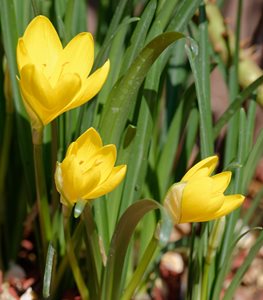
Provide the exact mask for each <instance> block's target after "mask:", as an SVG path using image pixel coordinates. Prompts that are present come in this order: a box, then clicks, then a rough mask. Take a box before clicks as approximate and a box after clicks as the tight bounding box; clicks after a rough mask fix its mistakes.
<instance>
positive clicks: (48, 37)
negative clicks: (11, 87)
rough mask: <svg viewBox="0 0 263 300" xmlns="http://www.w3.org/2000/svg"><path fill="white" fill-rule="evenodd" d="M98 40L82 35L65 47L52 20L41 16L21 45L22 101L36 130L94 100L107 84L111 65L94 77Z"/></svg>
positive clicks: (23, 38)
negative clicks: (93, 66) (95, 47)
mask: <svg viewBox="0 0 263 300" xmlns="http://www.w3.org/2000/svg"><path fill="white" fill-rule="evenodd" d="M93 62H94V41H93V37H92V35H91V34H90V33H88V32H82V33H79V34H78V35H77V36H75V37H74V38H73V39H72V40H71V41H70V42H69V43H68V44H67V45H66V47H65V48H63V47H62V44H61V41H60V39H59V37H58V34H57V32H56V30H55V28H54V27H53V25H52V23H51V22H50V21H49V19H48V18H46V17H44V16H37V17H36V18H34V19H33V20H32V21H31V23H30V24H29V25H28V26H27V28H26V31H25V33H24V35H23V37H21V38H19V40H18V44H17V64H18V71H19V76H20V79H19V85H20V90H21V94H22V98H23V101H24V104H25V107H26V110H27V112H28V115H29V117H30V119H31V122H32V127H33V128H39V127H43V125H46V124H48V123H49V122H51V121H52V120H54V119H55V118H56V117H57V116H58V115H60V114H62V113H63V112H65V111H68V110H70V109H72V108H75V107H78V106H80V105H82V104H83V103H85V102H87V101H88V100H90V99H91V98H92V97H94V96H95V95H96V94H97V93H98V92H99V90H100V89H101V87H102V85H103V84H104V82H105V80H106V78H107V75H108V72H109V67H110V63H109V61H106V63H105V64H104V65H103V66H102V67H101V68H99V69H97V70H96V71H95V72H94V73H92V74H91V75H90V76H88V75H89V74H90V71H91V68H92V65H93Z"/></svg>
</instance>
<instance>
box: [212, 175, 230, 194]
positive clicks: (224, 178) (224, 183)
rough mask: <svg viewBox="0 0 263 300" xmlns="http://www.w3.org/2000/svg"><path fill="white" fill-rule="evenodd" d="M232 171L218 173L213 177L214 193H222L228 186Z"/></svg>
mask: <svg viewBox="0 0 263 300" xmlns="http://www.w3.org/2000/svg"><path fill="white" fill-rule="evenodd" d="M231 175H232V173H231V172H229V171H226V172H222V173H218V174H216V175H214V176H212V177H211V178H212V179H213V194H222V193H223V192H224V191H225V190H226V189H227V187H228V185H229V183H230V180H231Z"/></svg>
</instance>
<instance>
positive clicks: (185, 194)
mask: <svg viewBox="0 0 263 300" xmlns="http://www.w3.org/2000/svg"><path fill="white" fill-rule="evenodd" d="M217 162H218V157H217V156H210V157H208V158H206V159H203V160H202V161H200V162H199V163H197V164H196V165H194V166H193V167H192V168H191V169H190V170H189V171H188V172H187V173H186V174H185V176H184V177H183V178H182V180H181V181H180V182H179V183H175V184H173V185H172V186H171V187H170V189H169V190H168V192H167V194H166V196H165V200H164V206H165V207H166V209H167V211H168V213H169V214H170V216H171V218H172V220H173V222H174V223H176V224H177V223H186V222H205V221H209V220H213V219H217V218H219V217H222V216H225V215H227V214H229V213H230V212H231V211H233V210H234V209H236V208H237V207H239V206H240V205H241V204H242V202H243V201H244V199H245V197H244V196H243V195H239V194H236V195H227V196H225V195H224V191H225V190H226V188H227V187H228V185H229V183H230V180H231V175H232V174H231V172H229V171H226V172H222V173H219V174H216V175H214V176H210V175H211V174H212V172H213V171H214V169H215V167H216V165H217Z"/></svg>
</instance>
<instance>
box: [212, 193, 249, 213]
mask: <svg viewBox="0 0 263 300" xmlns="http://www.w3.org/2000/svg"><path fill="white" fill-rule="evenodd" d="M244 200H245V197H244V196H243V195H240V194H235V195H228V196H225V198H224V203H223V205H222V207H221V208H220V209H219V210H218V211H217V212H216V215H215V218H219V217H222V216H225V215H227V214H229V213H231V212H232V211H233V210H235V209H237V208H238V207H239V206H240V205H241V204H242V203H243V201H244Z"/></svg>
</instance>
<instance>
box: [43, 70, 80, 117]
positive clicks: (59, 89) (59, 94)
mask: <svg viewBox="0 0 263 300" xmlns="http://www.w3.org/2000/svg"><path fill="white" fill-rule="evenodd" d="M80 88H81V79H80V77H79V75H78V74H76V73H74V74H63V75H62V76H61V77H60V78H59V81H58V82H57V84H56V86H55V89H52V92H53V99H54V100H53V103H52V104H53V106H55V107H57V109H56V117H57V116H58V115H60V114H62V113H63V112H65V111H68V110H69V109H70V108H69V107H68V106H67V104H68V103H70V102H71V101H72V99H74V98H75V97H76V95H77V94H78V92H79V90H80ZM50 97H51V95H50ZM52 119H53V118H52ZM50 121H51V120H48V122H50Z"/></svg>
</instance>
